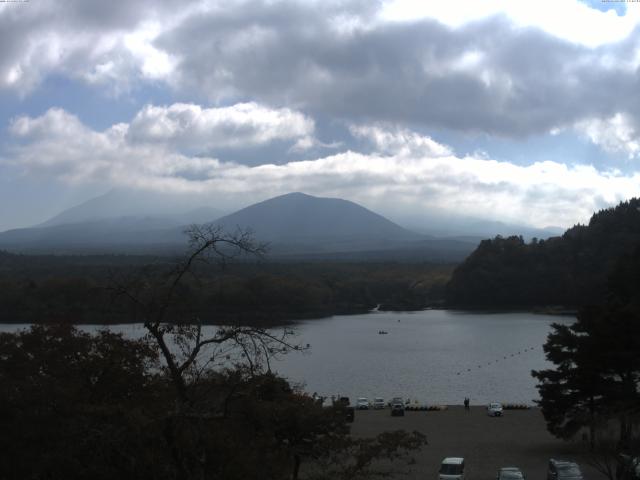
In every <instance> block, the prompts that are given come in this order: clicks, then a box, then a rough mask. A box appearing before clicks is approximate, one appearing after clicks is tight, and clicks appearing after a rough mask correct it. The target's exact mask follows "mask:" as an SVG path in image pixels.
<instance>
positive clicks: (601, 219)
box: [446, 199, 640, 308]
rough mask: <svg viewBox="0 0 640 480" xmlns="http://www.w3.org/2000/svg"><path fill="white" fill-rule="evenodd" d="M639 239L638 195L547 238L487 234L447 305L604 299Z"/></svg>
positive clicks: (452, 285) (462, 268)
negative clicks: (617, 267)
mask: <svg viewBox="0 0 640 480" xmlns="http://www.w3.org/2000/svg"><path fill="white" fill-rule="evenodd" d="M638 245H640V200H639V199H632V200H629V201H626V202H622V203H620V204H619V205H618V206H616V207H614V208H609V209H605V210H601V211H599V212H597V213H595V214H594V215H593V216H592V217H591V220H590V221H589V224H588V225H576V226H574V227H573V228H571V229H569V230H567V231H566V232H565V233H564V235H562V236H561V237H553V238H550V239H548V240H537V239H533V240H532V241H531V242H529V243H527V242H525V241H524V240H523V238H522V237H508V238H503V237H500V236H498V237H496V238H494V239H492V240H484V241H482V242H481V243H480V245H479V246H478V248H477V249H476V250H475V251H474V252H473V253H472V254H471V255H470V256H469V257H468V258H467V259H466V260H465V261H464V262H463V263H462V264H461V265H459V266H458V267H457V268H456V269H455V270H454V272H453V275H452V278H451V281H450V282H449V283H448V285H447V289H446V299H447V303H448V304H449V305H454V306H464V307H485V308H496V307H497V308H514V307H532V306H549V305H562V306H567V307H578V306H580V305H586V304H593V303H600V302H602V301H604V300H605V298H606V295H607V276H608V275H609V273H610V272H611V270H612V268H613V266H614V265H615V263H616V262H617V260H618V259H619V258H621V257H622V256H623V255H625V254H629V253H631V252H632V251H633V249H634V248H635V247H636V246H638Z"/></svg>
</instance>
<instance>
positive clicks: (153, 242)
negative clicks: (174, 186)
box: [0, 189, 526, 261]
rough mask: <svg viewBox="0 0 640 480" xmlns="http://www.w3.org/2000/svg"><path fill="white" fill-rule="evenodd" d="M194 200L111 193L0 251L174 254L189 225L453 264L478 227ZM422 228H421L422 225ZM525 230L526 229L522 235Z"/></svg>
mask: <svg viewBox="0 0 640 480" xmlns="http://www.w3.org/2000/svg"><path fill="white" fill-rule="evenodd" d="M194 201H195V200H194V198H187V197H184V196H180V195H175V194H167V195H163V194H160V193H149V192H137V191H132V190H122V189H119V190H112V191H110V192H107V193H106V194H104V195H101V196H99V197H96V198H93V199H91V200H89V201H87V202H84V203H82V204H80V205H78V206H76V207H73V208H70V209H68V210H65V211H63V212H61V213H60V214H58V215H56V216H55V217H53V218H51V219H50V220H48V221H46V222H44V223H43V224H40V225H37V226H35V227H32V228H24V229H16V230H10V231H7V232H4V233H0V248H5V249H9V250H14V251H15V250H18V251H25V252H28V251H38V252H51V251H53V252H64V253H70V252H96V251H98V252H104V253H109V252H119V253H145V252H148V253H154V254H157V253H161V252H171V253H176V252H180V251H182V250H184V248H185V246H186V237H185V235H184V230H185V229H186V228H187V226H188V225H190V224H194V223H197V224H200V223H214V224H217V225H220V226H222V227H223V228H224V229H225V230H226V231H235V230H236V229H245V230H251V231H252V232H253V234H254V237H255V238H256V240H257V241H260V242H268V243H269V253H270V255H271V256H272V257H277V258H290V259H294V258H332V259H351V260H357V259H363V260H367V261H374V260H375V259H376V258H379V259H384V260H393V259H402V260H403V261H410V260H411V259H415V260H416V261H427V260H434V261H460V260H462V259H463V258H465V257H466V255H468V254H469V253H470V252H471V251H472V250H473V248H474V247H475V246H476V245H477V243H478V242H479V241H480V239H481V238H483V237H482V236H480V235H478V233H477V229H474V228H470V229H469V233H468V234H467V235H464V234H460V235H457V236H455V237H454V236H450V237H448V238H436V237H434V236H433V235H428V234H425V233H422V232H421V233H417V232H415V231H412V230H409V229H407V228H404V227H401V226H400V225H398V224H396V223H394V222H392V221H391V220H389V219H387V218H385V217H383V216H382V215H380V214H378V213H375V212H373V211H371V210H369V209H367V208H365V207H363V206H361V205H358V204H356V203H354V202H351V201H348V200H344V199H339V198H323V197H314V196H311V195H307V194H304V193H299V192H296V193H289V194H285V195H281V196H278V197H274V198H271V199H268V200H265V201H262V202H259V203H256V204H253V205H250V206H248V207H245V208H243V209H241V210H238V211H237V212H235V213H232V214H230V215H226V216H220V212H219V211H218V210H216V209H215V208H211V207H209V206H202V207H198V208H195V207H194ZM424 231H426V232H428V231H429V229H428V227H425V228H424ZM525 235H526V234H525Z"/></svg>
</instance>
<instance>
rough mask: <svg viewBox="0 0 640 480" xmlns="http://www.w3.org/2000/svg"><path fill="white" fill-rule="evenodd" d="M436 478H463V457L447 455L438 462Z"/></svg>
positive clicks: (447, 479) (457, 479) (440, 479)
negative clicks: (438, 468)
mask: <svg viewBox="0 0 640 480" xmlns="http://www.w3.org/2000/svg"><path fill="white" fill-rule="evenodd" d="M438 480H464V458H462V457H447V458H445V459H443V460H442V463H441V464H440V471H439V472H438Z"/></svg>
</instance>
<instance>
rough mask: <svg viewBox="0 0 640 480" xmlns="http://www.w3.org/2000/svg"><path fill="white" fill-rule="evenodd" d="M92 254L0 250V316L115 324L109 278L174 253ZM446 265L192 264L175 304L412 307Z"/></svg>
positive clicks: (282, 315) (250, 313)
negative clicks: (63, 255) (85, 255)
mask: <svg viewBox="0 0 640 480" xmlns="http://www.w3.org/2000/svg"><path fill="white" fill-rule="evenodd" d="M127 259H129V257H126V256H93V257H91V256H90V257H77V256H70V257H56V256H28V255H12V254H8V253H2V252H0V305H2V306H3V308H2V309H0V322H11V323H32V322H36V323H39V322H49V323H51V322H71V323H122V322H130V321H133V319H132V317H131V315H130V312H129V310H128V309H127V308H126V306H125V305H123V304H122V302H120V301H119V300H118V299H115V298H114V297H113V295H112V291H111V290H110V288H109V287H110V286H111V285H112V282H113V280H114V279H123V278H125V279H126V278H129V277H140V276H143V277H146V278H148V279H149V281H156V280H157V277H158V274H159V273H161V272H164V271H166V270H167V269H170V268H171V267H172V265H174V264H175V262H176V261H177V260H174V259H168V258H160V257H158V258H151V257H130V259H129V260H130V263H128V262H127ZM451 270H452V267H450V266H447V265H431V264H405V263H388V264H387V263H380V264H375V263H361V264H352V263H320V262H318V263H270V262H268V261H262V262H259V263H257V262H255V261H253V262H249V261H243V262H236V263H231V264H227V265H226V266H225V267H224V268H223V269H221V268H218V267H217V266H211V265H198V266H197V268H196V272H195V273H196V275H195V276H190V277H189V278H187V279H185V281H184V283H183V285H182V286H181V291H180V295H179V299H178V301H177V302H176V304H175V305H174V308H178V307H179V306H180V305H188V306H189V308H192V307H196V308H197V309H198V310H199V312H200V316H201V317H202V318H212V317H213V316H215V317H216V318H219V319H220V320H221V321H222V320H224V321H232V322H235V321H242V322H268V323H273V322H276V323H277V322H281V321H286V320H291V319H297V318H313V317H322V316H327V315H333V314H339V313H355V312H363V311H368V310H370V309H371V308H374V307H375V306H376V305H377V304H383V307H386V308H389V309H419V308H423V307H425V306H426V305H429V304H433V303H435V302H438V301H442V299H443V295H444V294H443V292H444V284H445V283H446V281H447V280H448V279H449V276H450V272H451Z"/></svg>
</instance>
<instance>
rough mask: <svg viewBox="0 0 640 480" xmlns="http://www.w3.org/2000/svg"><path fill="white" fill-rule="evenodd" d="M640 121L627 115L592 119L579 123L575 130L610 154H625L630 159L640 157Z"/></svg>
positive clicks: (619, 114) (621, 114) (618, 114)
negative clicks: (639, 122) (639, 123)
mask: <svg viewBox="0 0 640 480" xmlns="http://www.w3.org/2000/svg"><path fill="white" fill-rule="evenodd" d="M638 127H639V125H638V119H636V118H634V117H632V116H631V115H629V114H626V113H616V114H615V115H613V116H612V117H610V118H604V119H601V118H590V119H585V120H582V121H580V122H577V124H576V125H575V129H576V130H577V131H578V132H580V133H581V134H583V135H584V136H585V137H587V138H588V139H589V140H591V141H592V142H593V143H595V144H596V145H599V146H600V147H601V148H602V149H603V150H604V151H606V152H610V153H623V154H626V155H627V156H628V158H630V159H633V158H637V157H638V156H639V155H640V129H639V128H638Z"/></svg>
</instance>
